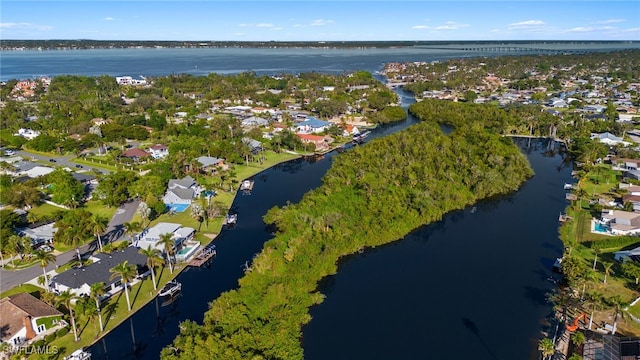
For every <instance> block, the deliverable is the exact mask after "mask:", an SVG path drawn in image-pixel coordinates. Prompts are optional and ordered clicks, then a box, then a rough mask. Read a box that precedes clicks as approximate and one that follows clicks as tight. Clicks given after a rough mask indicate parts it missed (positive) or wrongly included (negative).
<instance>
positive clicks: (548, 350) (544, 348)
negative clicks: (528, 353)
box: [538, 338, 556, 359]
mask: <svg viewBox="0 0 640 360" xmlns="http://www.w3.org/2000/svg"><path fill="white" fill-rule="evenodd" d="M538 350H540V353H541V354H542V358H543V359H546V358H549V357H551V356H552V355H553V354H555V353H556V346H555V344H554V343H553V341H552V340H551V339H549V338H544V339H542V340H540V341H539V342H538Z"/></svg>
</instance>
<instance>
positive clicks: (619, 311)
mask: <svg viewBox="0 0 640 360" xmlns="http://www.w3.org/2000/svg"><path fill="white" fill-rule="evenodd" d="M607 303H609V305H611V306H613V310H614V315H613V329H612V330H611V335H615V334H616V330H617V329H618V315H620V318H623V319H624V316H625V314H624V311H623V310H624V308H625V307H626V306H627V304H626V303H625V302H624V301H623V300H622V298H621V297H620V295H614V296H612V297H610V298H609V299H607Z"/></svg>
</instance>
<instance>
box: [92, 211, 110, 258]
mask: <svg viewBox="0 0 640 360" xmlns="http://www.w3.org/2000/svg"><path fill="white" fill-rule="evenodd" d="M108 223H109V221H108V220H107V218H105V217H103V216H100V215H98V214H96V215H94V216H93V217H92V218H91V223H90V225H89V226H90V230H91V233H92V234H93V235H95V236H96V237H97V238H98V246H99V247H100V251H102V239H101V238H100V234H103V233H104V232H105V231H106V230H107V224H108Z"/></svg>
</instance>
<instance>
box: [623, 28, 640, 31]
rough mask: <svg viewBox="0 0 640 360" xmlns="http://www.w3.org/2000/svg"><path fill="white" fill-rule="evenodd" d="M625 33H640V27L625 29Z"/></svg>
mask: <svg viewBox="0 0 640 360" xmlns="http://www.w3.org/2000/svg"><path fill="white" fill-rule="evenodd" d="M623 31H624V32H640V27H637V28H629V29H624V30H623Z"/></svg>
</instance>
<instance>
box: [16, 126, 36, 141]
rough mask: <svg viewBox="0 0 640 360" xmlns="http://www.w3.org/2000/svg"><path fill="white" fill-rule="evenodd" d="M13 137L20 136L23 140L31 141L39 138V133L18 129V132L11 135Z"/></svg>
mask: <svg viewBox="0 0 640 360" xmlns="http://www.w3.org/2000/svg"><path fill="white" fill-rule="evenodd" d="M13 135H14V136H22V137H23V138H25V139H28V140H33V139H35V138H37V137H38V136H40V131H36V130H31V129H23V128H20V129H18V132H17V133H16V134H13Z"/></svg>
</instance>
